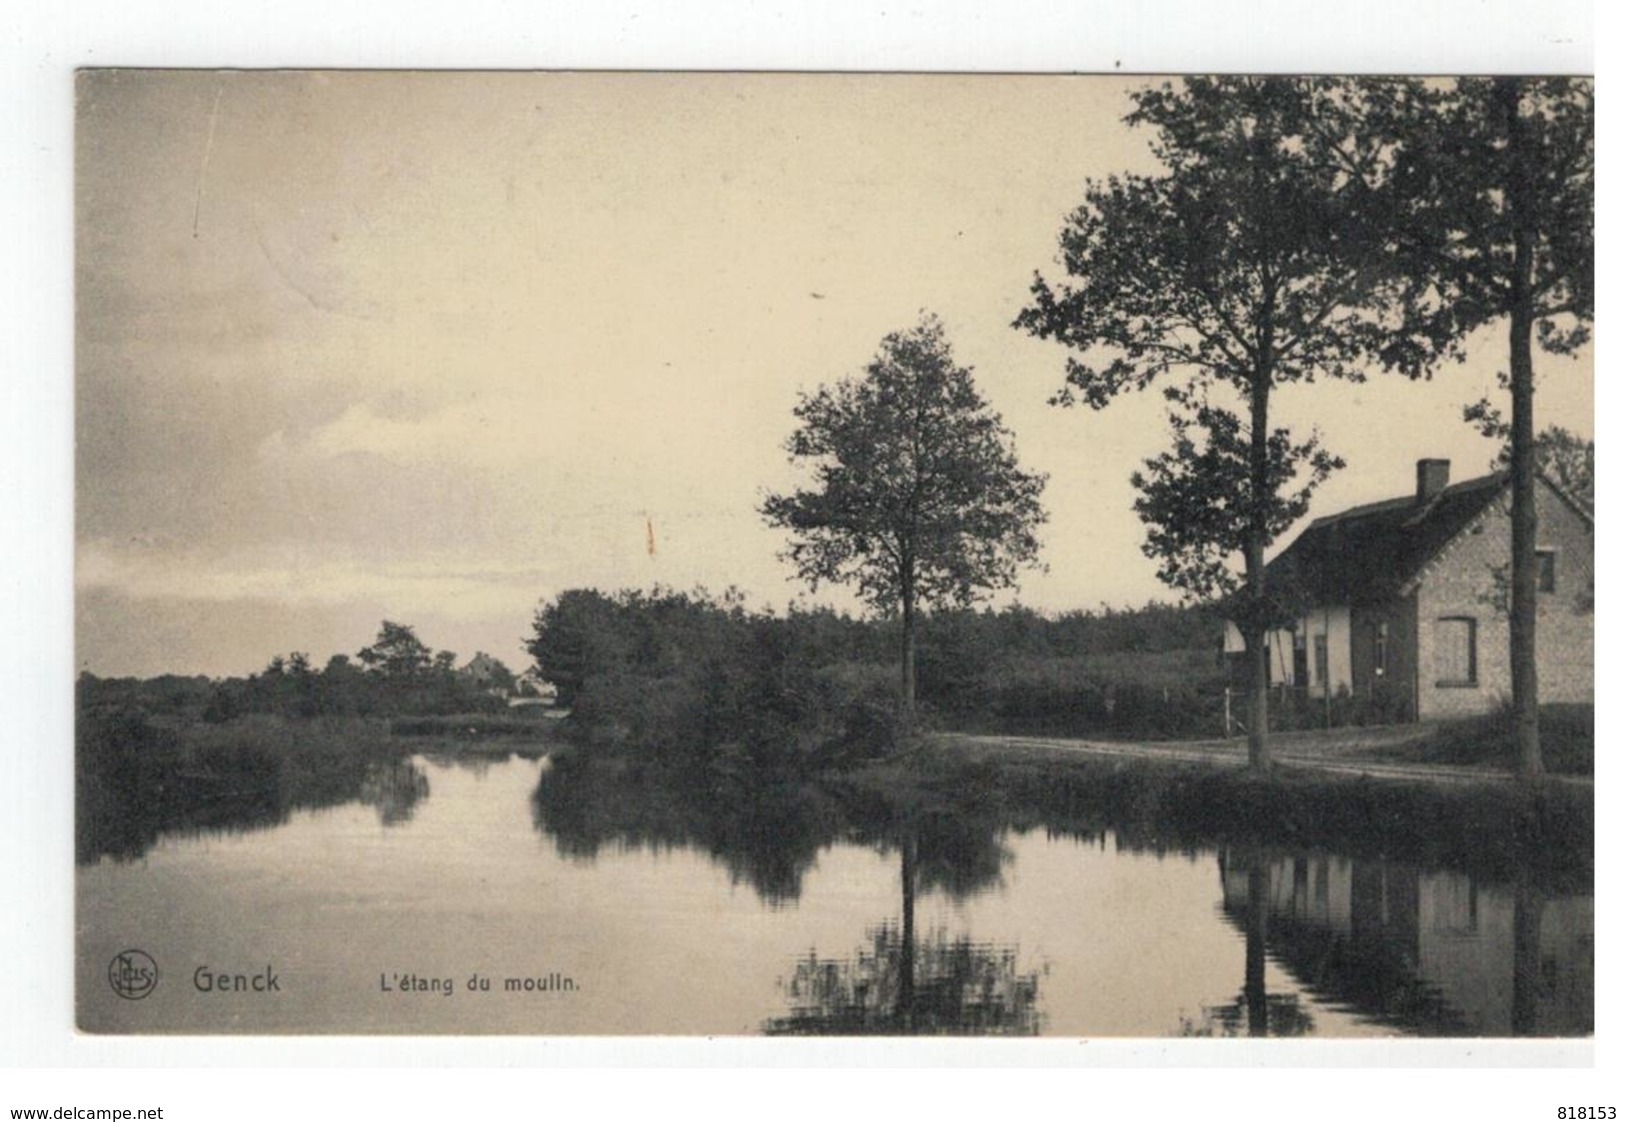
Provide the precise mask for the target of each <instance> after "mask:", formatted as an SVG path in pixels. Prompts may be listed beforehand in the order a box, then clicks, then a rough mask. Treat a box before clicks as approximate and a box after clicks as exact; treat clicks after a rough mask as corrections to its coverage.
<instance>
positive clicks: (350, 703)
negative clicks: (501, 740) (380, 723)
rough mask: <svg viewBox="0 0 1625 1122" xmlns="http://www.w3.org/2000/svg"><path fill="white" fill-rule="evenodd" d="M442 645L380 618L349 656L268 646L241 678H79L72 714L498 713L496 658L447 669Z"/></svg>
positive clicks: (509, 677)
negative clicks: (263, 658)
mask: <svg viewBox="0 0 1625 1122" xmlns="http://www.w3.org/2000/svg"><path fill="white" fill-rule="evenodd" d="M456 665H457V656H456V655H455V654H453V653H452V652H451V651H440V652H438V653H431V652H430V649H429V648H428V647H427V646H425V645H424V644H423V643H422V642H421V641H419V639H418V638H417V635H416V633H415V632H414V631H413V629H412V628H411V627H409V626H406V625H404V624H398V623H393V622H389V621H385V622H384V624H383V625H382V627H381V629H380V630H379V633H378V640H377V641H376V642H375V643H373V644H372V645H371V646H369V647H365V648H363V649H362V650H361V651H360V652H359V653H358V654H357V656H356V659H354V660H352V659H351V658H350V656H348V655H344V654H336V655H334V656H333V657H331V658H330V659H328V660H327V663H326V665H325V666H323V667H322V668H321V669H319V670H318V669H317V668H316V667H315V665H314V664H313V663H312V662H311V661H310V657H309V656H308V655H307V654H305V653H304V652H303V651H294V652H293V653H291V654H289V655H286V656H284V655H276V656H274V657H273V658H272V659H271V660H270V662H269V663H268V664H267V665H266V668H265V669H264V670H263V671H261V672H259V673H257V674H250V675H248V676H247V677H246V678H222V679H215V678H206V677H203V676H195V677H186V676H181V675H175V674H165V675H162V676H160V677H157V678H147V679H140V678H98V677H96V676H95V675H93V674H89V673H86V674H83V675H81V676H80V679H79V697H78V702H79V713H80V716H81V718H82V719H83V718H84V717H86V716H92V717H94V716H98V715H104V714H108V713H113V712H116V711H120V710H132V711H137V712H140V713H142V714H144V715H146V716H148V717H159V718H169V719H172V720H176V721H182V722H185V721H206V722H210V723H220V722H224V721H230V720H235V719H236V718H239V717H245V716H250V715H271V716H279V717H292V718H306V719H309V718H316V717H383V716H389V717H393V716H434V715H445V714H451V713H479V712H500V711H502V710H504V709H506V707H507V706H506V702H505V701H504V700H503V699H502V698H501V697H499V696H496V695H495V694H493V693H492V692H491V691H492V688H493V687H496V688H500V689H503V690H510V689H513V688H514V687H515V685H516V679H515V677H514V675H513V673H512V672H511V671H509V670H508V668H507V667H506V666H503V665H502V663H501V662H499V661H497V660H496V659H491V658H489V657H487V658H485V659H484V664H483V666H482V672H481V674H480V675H479V676H475V675H471V674H469V673H466V672H463V671H459V670H457V669H456Z"/></svg>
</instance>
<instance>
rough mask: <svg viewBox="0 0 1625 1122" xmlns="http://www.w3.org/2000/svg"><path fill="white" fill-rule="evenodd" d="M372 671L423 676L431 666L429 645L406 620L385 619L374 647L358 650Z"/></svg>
mask: <svg viewBox="0 0 1625 1122" xmlns="http://www.w3.org/2000/svg"><path fill="white" fill-rule="evenodd" d="M356 657H357V658H358V659H360V660H361V663H362V665H363V666H365V667H366V668H367V669H368V670H373V671H377V672H378V673H381V674H383V675H384V677H386V678H390V679H393V680H407V679H412V678H416V677H418V676H420V675H422V674H423V673H424V672H425V671H427V670H428V669H429V648H428V647H427V646H425V645H424V644H423V642H422V640H420V639H419V638H418V636H417V632H416V631H414V630H413V629H412V628H411V627H409V626H407V625H406V624H404V623H392V622H391V621H389V620H387V619H386V620H384V622H383V623H382V624H380V625H379V628H378V638H376V639H374V640H373V643H372V646H370V647H363V648H361V650H360V651H358V652H356Z"/></svg>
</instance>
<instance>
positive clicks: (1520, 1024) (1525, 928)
mask: <svg viewBox="0 0 1625 1122" xmlns="http://www.w3.org/2000/svg"><path fill="white" fill-rule="evenodd" d="M1544 907H1545V899H1544V898H1543V896H1542V895H1541V892H1540V890H1539V889H1538V888H1536V887H1535V886H1534V885H1533V883H1531V879H1530V875H1529V872H1528V870H1526V869H1520V870H1519V871H1518V879H1517V882H1516V884H1515V885H1514V888H1513V897H1512V1024H1511V1026H1510V1027H1511V1030H1512V1035H1513V1036H1534V1035H1536V1033H1538V1032H1539V1030H1540V991H1541V981H1540V923H1541V918H1542V912H1543V910H1544Z"/></svg>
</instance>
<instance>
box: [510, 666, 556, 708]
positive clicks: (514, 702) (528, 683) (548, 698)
mask: <svg viewBox="0 0 1625 1122" xmlns="http://www.w3.org/2000/svg"><path fill="white" fill-rule="evenodd" d="M558 699H559V690H558V687H557V686H555V685H554V684H553V683H552V682H549V681H547V680H545V679H543V678H541V677H539V676H538V675H537V674H536V671H535V670H534V669H531V670H527V671H525V673H523V674H521V675H520V676H519V680H518V682H517V683H516V684H515V687H514V694H513V696H512V697H510V698H509V699H508V704H509V705H510V706H514V707H518V706H525V705H546V706H552V705H556V704H557V703H558Z"/></svg>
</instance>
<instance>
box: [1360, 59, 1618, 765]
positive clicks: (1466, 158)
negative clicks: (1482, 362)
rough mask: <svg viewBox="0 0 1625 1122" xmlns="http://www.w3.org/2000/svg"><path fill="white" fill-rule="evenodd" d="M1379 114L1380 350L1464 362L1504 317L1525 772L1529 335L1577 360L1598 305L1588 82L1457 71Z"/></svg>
mask: <svg viewBox="0 0 1625 1122" xmlns="http://www.w3.org/2000/svg"><path fill="white" fill-rule="evenodd" d="M1396 89H1397V94H1396V96H1394V97H1393V98H1391V99H1388V100H1386V101H1383V102H1381V103H1379V104H1377V105H1376V106H1374V108H1375V110H1376V112H1374V113H1373V116H1372V123H1373V124H1374V125H1375V126H1377V130H1378V131H1386V132H1387V133H1388V135H1389V136H1390V138H1391V139H1392V140H1394V141H1395V142H1396V143H1398V144H1399V145H1400V146H1401V147H1400V152H1401V158H1400V159H1399V160H1397V161H1396V164H1395V169H1394V177H1393V184H1394V187H1395V192H1394V198H1395V199H1396V200H1397V203H1398V205H1397V206H1396V207H1395V210H1394V215H1393V222H1394V228H1395V229H1396V231H1397V232H1398V234H1399V238H1398V249H1399V257H1400V261H1401V264H1402V266H1403V270H1404V272H1405V273H1406V274H1408V275H1409V277H1410V278H1411V281H1410V285H1409V288H1408V291H1407V292H1406V305H1405V307H1406V321H1405V329H1404V331H1403V332H1401V333H1400V334H1399V335H1398V336H1396V339H1395V341H1394V343H1393V344H1392V346H1391V347H1390V349H1389V353H1388V354H1387V356H1386V361H1387V362H1388V365H1390V366H1392V367H1395V368H1398V369H1401V370H1403V371H1405V372H1406V373H1409V374H1411V375H1412V376H1415V375H1417V374H1418V373H1425V372H1426V371H1427V370H1428V369H1429V368H1431V366H1432V364H1434V363H1437V362H1438V361H1439V360H1441V359H1446V358H1451V359H1459V358H1460V357H1461V356H1462V353H1463V342H1464V340H1465V339H1466V337H1467V336H1468V335H1469V334H1470V333H1471V332H1473V331H1476V330H1478V329H1479V328H1482V327H1485V326H1487V325H1490V324H1497V323H1501V322H1503V321H1504V322H1505V323H1506V325H1507V332H1508V367H1509V373H1508V374H1507V375H1506V377H1505V385H1506V387H1507V389H1508V390H1509V392H1510V397H1511V405H1512V416H1511V420H1510V434H1509V435H1510V438H1511V448H1510V455H1509V467H1510V471H1511V476H1512V559H1511V560H1512V597H1511V608H1512V618H1511V628H1510V632H1511V652H1510V653H1511V664H1512V708H1513V730H1514V737H1515V740H1516V743H1517V746H1518V761H1519V770H1520V771H1521V772H1522V773H1523V774H1524V775H1526V776H1530V777H1533V776H1537V775H1539V774H1540V773H1541V771H1542V765H1541V759H1540V727H1539V724H1538V715H1539V709H1538V707H1539V680H1538V674H1537V672H1536V666H1535V624H1536V616H1537V590H1536V581H1537V575H1538V574H1537V567H1538V562H1537V559H1536V556H1535V548H1536V544H1537V542H1536V538H1537V527H1536V515H1535V475H1536V472H1537V470H1538V464H1537V461H1538V452H1537V445H1536V440H1535V420H1534V405H1535V375H1534V347H1535V345H1536V343H1537V342H1538V344H1539V345H1540V347H1541V348H1542V349H1543V350H1545V351H1547V352H1548V353H1551V354H1559V355H1562V354H1572V353H1574V351H1575V350H1576V349H1578V348H1579V347H1580V346H1581V345H1582V344H1583V343H1584V342H1585V341H1586V339H1588V338H1589V335H1590V332H1589V325H1590V323H1591V319H1592V305H1593V296H1592V290H1593V265H1592V259H1593V255H1594V241H1595V234H1594V228H1595V219H1594V201H1593V200H1594V196H1595V166H1596V152H1595V141H1594V136H1593V134H1594V130H1595V100H1594V94H1593V91H1592V86H1591V83H1590V82H1589V81H1576V80H1572V79H1567V78H1494V79H1459V80H1457V81H1455V82H1452V83H1449V84H1447V85H1442V86H1440V85H1429V84H1423V83H1411V84H1405V85H1403V86H1400V87H1396Z"/></svg>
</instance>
